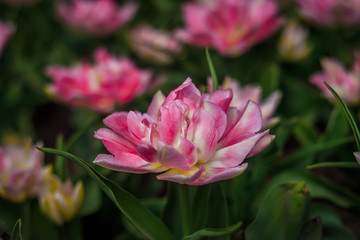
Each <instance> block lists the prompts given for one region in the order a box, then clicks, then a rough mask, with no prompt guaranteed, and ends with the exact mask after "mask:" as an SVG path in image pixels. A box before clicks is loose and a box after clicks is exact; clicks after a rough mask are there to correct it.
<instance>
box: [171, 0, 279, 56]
mask: <svg viewBox="0 0 360 240" xmlns="http://www.w3.org/2000/svg"><path fill="white" fill-rule="evenodd" d="M183 16H184V21H185V24H186V27H185V28H184V29H180V30H178V31H177V37H179V38H180V39H182V40H183V41H185V42H187V43H189V44H193V45H196V46H199V47H211V48H215V49H216V50H218V51H219V52H220V53H221V54H223V55H230V56H233V55H238V54H242V53H244V52H245V51H247V50H248V49H249V48H251V47H252V46H253V45H254V44H256V43H258V42H260V41H262V40H264V39H265V38H267V37H269V36H270V35H271V34H272V33H274V32H275V31H276V30H277V29H278V28H279V27H280V26H281V24H282V23H283V19H282V18H280V17H278V16H277V4H276V2H275V1H272V0H212V1H197V2H195V3H186V4H185V5H184V8H183Z"/></svg>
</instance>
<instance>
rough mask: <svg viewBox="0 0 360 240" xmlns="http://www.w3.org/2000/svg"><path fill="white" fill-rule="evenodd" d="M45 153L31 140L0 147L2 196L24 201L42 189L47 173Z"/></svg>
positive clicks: (11, 199)
mask: <svg viewBox="0 0 360 240" xmlns="http://www.w3.org/2000/svg"><path fill="white" fill-rule="evenodd" d="M42 161H43V154H42V152H40V151H39V150H37V149H36V148H35V147H32V146H31V144H30V142H28V143H27V144H26V145H25V146H21V145H10V144H9V145H4V146H2V147H0V196H2V197H4V198H6V199H8V200H10V201H13V202H22V201H24V200H25V199H26V198H28V197H33V196H35V195H36V194H37V193H38V191H39V190H40V186H41V183H42V181H43V178H44V176H45V173H46V171H47V170H46V168H44V167H43V163H42Z"/></svg>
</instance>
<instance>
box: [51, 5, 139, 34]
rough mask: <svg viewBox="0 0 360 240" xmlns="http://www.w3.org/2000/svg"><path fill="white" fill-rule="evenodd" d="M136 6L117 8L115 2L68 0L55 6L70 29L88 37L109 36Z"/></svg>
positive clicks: (128, 17) (130, 15)
mask: <svg viewBox="0 0 360 240" xmlns="http://www.w3.org/2000/svg"><path fill="white" fill-rule="evenodd" d="M136 10H137V4H135V3H133V2H129V3H127V4H125V5H124V6H121V7H120V6H118V4H117V3H116V1H115V0H91V1H90V0H70V1H61V2H59V3H58V5H57V12H58V15H59V16H60V18H61V19H62V20H63V21H64V22H65V23H66V24H67V25H68V26H70V27H72V28H75V29H76V30H79V31H80V32H83V33H87V34H90V35H100V36H103V35H109V34H111V33H113V32H115V31H116V30H117V29H119V28H120V27H121V26H122V25H124V24H125V23H126V22H128V21H129V20H130V19H131V18H132V17H133V16H134V14H135V12H136Z"/></svg>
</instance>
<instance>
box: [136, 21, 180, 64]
mask: <svg viewBox="0 0 360 240" xmlns="http://www.w3.org/2000/svg"><path fill="white" fill-rule="evenodd" d="M130 41H131V46H132V48H133V49H134V51H136V53H137V54H138V55H139V56H140V57H142V58H143V59H145V60H148V61H152V62H156V63H158V64H170V63H172V62H173V56H172V55H177V54H179V53H180V52H181V50H182V44H181V43H180V42H179V41H178V40H177V39H176V38H175V37H174V36H172V35H171V34H170V33H168V32H165V31H162V30H158V29H154V28H152V27H150V26H148V25H141V26H138V27H137V28H135V29H133V30H132V31H131V33H130Z"/></svg>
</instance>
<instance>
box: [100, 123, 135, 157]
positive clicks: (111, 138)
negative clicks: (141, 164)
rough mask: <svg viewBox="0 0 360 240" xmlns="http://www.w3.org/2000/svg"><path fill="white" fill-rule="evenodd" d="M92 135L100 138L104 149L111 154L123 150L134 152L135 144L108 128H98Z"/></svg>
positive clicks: (119, 152)
mask: <svg viewBox="0 0 360 240" xmlns="http://www.w3.org/2000/svg"><path fill="white" fill-rule="evenodd" d="M94 136H95V138H97V139H100V140H101V141H102V142H103V144H104V146H105V147H106V149H107V150H108V151H109V152H111V153H112V154H113V155H118V154H121V153H122V152H124V151H125V152H129V153H136V145H135V144H134V143H133V142H132V141H130V140H128V139H127V138H124V137H123V136H121V135H120V134H117V133H115V132H114V131H112V130H110V129H108V128H100V129H99V130H97V131H96V132H95V135H94Z"/></svg>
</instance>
